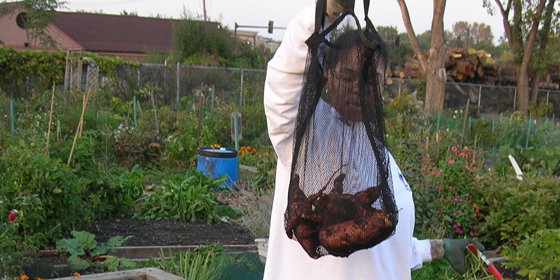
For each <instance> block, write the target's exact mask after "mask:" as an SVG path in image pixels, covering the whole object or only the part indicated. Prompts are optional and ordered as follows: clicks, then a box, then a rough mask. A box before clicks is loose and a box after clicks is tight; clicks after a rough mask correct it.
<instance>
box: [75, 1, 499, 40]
mask: <svg viewBox="0 0 560 280" xmlns="http://www.w3.org/2000/svg"><path fill="white" fill-rule="evenodd" d="M203 1H204V0H67V2H68V3H67V5H66V6H67V8H68V10H67V11H76V10H85V11H97V12H99V11H102V12H103V13H105V14H120V12H121V11H123V10H126V11H127V12H136V13H137V14H138V15H139V16H155V15H157V14H159V15H162V16H166V17H173V18H175V19H179V18H181V15H182V14H183V11H187V12H189V13H190V14H192V15H197V14H198V15H201V16H202V14H203V4H202V3H203ZM205 1H206V13H207V17H208V18H209V19H210V20H213V21H219V22H221V23H222V24H223V25H224V26H227V27H228V28H229V29H231V30H233V29H234V26H235V23H237V24H238V25H246V26H262V27H266V26H267V25H268V22H269V21H270V20H272V21H274V26H275V27H286V26H287V25H288V23H289V22H290V20H291V19H292V18H294V17H295V16H296V15H297V14H298V12H299V11H300V10H302V9H304V8H305V7H308V6H311V5H313V3H314V2H315V0H205ZM406 3H407V5H408V10H409V13H410V17H411V21H412V26H413V28H414V30H415V32H416V34H421V33H423V32H425V31H427V30H429V29H430V27H431V23H432V15H433V0H432V1H430V0H408V1H406ZM363 14H364V12H363V1H360V0H356V15H357V16H358V17H359V18H363ZM369 18H370V19H371V21H372V22H373V24H374V25H375V26H378V25H379V26H394V27H396V28H397V30H398V31H399V32H406V29H405V27H404V24H403V20H402V16H401V10H400V7H399V5H398V3H397V1H396V0H393V1H381V0H372V1H371V4H370V10H369ZM457 21H467V22H469V23H471V24H472V23H474V22H478V23H485V24H487V25H490V26H491V27H492V32H493V34H494V42H495V43H498V39H499V38H500V37H501V36H503V33H504V27H503V23H502V18H501V15H494V16H490V15H489V14H488V13H487V11H486V9H485V8H483V7H482V0H448V1H447V5H446V10H445V15H444V28H445V29H446V30H451V29H452V26H453V24H454V23H455V22H457ZM244 29H246V30H253V31H259V35H261V36H264V37H269V38H273V39H275V40H281V39H282V37H283V36H284V30H282V29H275V30H274V33H273V34H268V32H267V29H266V28H262V29H251V28H244ZM401 41H402V39H401Z"/></svg>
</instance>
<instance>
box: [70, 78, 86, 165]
mask: <svg viewBox="0 0 560 280" xmlns="http://www.w3.org/2000/svg"><path fill="white" fill-rule="evenodd" d="M90 91H91V88H90V89H89V90H88V93H87V98H89V93H90ZM87 98H86V95H84V96H83V97H82V102H83V103H82V115H81V116H80V121H79V122H78V128H76V135H74V142H73V143H72V149H70V156H68V163H67V164H66V165H68V166H70V161H71V160H72V154H73V153H74V147H75V146H76V139H78V133H79V132H80V129H81V126H82V122H83V121H84V113H85V111H86V105H87Z"/></svg>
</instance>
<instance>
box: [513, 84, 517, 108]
mask: <svg viewBox="0 0 560 280" xmlns="http://www.w3.org/2000/svg"><path fill="white" fill-rule="evenodd" d="M516 105H517V89H515V94H514V95H513V111H515V106H516Z"/></svg>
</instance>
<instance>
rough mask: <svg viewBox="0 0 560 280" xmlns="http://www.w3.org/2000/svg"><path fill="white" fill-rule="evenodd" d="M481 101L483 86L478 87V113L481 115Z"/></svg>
mask: <svg viewBox="0 0 560 280" xmlns="http://www.w3.org/2000/svg"><path fill="white" fill-rule="evenodd" d="M480 99H482V86H478V113H479V114H480Z"/></svg>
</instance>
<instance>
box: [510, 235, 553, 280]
mask: <svg viewBox="0 0 560 280" xmlns="http://www.w3.org/2000/svg"><path fill="white" fill-rule="evenodd" d="M503 255H504V256H505V257H506V259H507V260H508V261H507V262H505V263H504V266H505V267H506V268H515V269H518V271H517V274H519V275H521V276H527V277H529V279H546V278H548V279H551V280H552V279H553V275H554V274H558V273H560V259H559V257H558V256H560V230H558V229H544V230H540V231H537V232H536V233H535V234H533V235H529V234H527V233H526V234H525V236H524V238H523V239H522V240H521V243H520V244H519V246H517V248H513V247H509V246H507V247H505V248H504V251H503Z"/></svg>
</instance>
